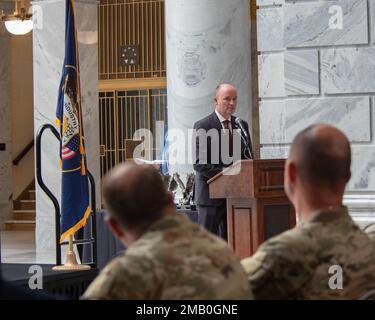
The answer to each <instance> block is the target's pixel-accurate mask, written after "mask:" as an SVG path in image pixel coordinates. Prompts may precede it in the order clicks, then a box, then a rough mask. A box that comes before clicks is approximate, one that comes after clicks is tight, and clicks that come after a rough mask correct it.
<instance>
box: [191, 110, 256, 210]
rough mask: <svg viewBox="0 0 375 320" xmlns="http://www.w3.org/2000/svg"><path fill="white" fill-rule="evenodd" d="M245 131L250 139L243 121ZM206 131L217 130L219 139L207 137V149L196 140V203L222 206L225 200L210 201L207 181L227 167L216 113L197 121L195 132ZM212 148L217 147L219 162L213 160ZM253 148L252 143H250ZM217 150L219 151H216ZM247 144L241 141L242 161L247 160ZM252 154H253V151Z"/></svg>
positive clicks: (246, 125)
mask: <svg viewBox="0 0 375 320" xmlns="http://www.w3.org/2000/svg"><path fill="white" fill-rule="evenodd" d="M235 119H236V118H235V117H233V116H232V117H231V123H232V129H233V130H235V129H236V128H237V125H236V123H235ZM243 126H244V129H245V130H246V132H247V136H248V137H249V138H250V133H249V126H248V124H247V123H246V122H245V121H243ZM199 129H204V130H205V131H208V130H210V129H214V130H217V133H218V135H217V137H216V136H213V137H211V136H210V135H208V136H207V140H206V141H207V147H206V148H205V146H204V145H202V144H200V143H199V138H198V137H197V138H196V139H195V150H196V154H195V162H194V170H195V171H196V175H195V203H196V204H197V205H202V206H221V205H223V203H224V202H225V199H210V197H209V190H208V184H207V180H209V179H210V178H212V177H213V176H214V175H216V174H217V173H219V172H220V171H222V170H223V169H224V168H225V167H226V166H228V165H225V164H224V163H223V161H222V158H221V136H220V132H221V130H222V129H223V127H222V125H221V122H220V120H219V118H218V117H217V115H216V113H215V112H213V113H211V114H210V115H209V116H207V117H205V118H203V119H201V120H199V121H197V122H196V123H195V124H194V130H199ZM211 146H214V147H215V150H214V151H215V154H216V155H218V160H219V161H216V160H217V159H216V160H215V159H212V156H211V151H212V150H211ZM250 148H251V141H250ZM216 149H217V150H216ZM244 151H245V143H244V141H243V140H242V139H241V159H246V157H245V154H244ZM202 154H203V155H204V156H205V157H206V159H207V161H204V160H205V159H202V157H201V155H202ZM251 154H253V152H252V151H251Z"/></svg>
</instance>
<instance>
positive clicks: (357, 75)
mask: <svg viewBox="0 0 375 320" xmlns="http://www.w3.org/2000/svg"><path fill="white" fill-rule="evenodd" d="M321 65H322V78H323V79H322V89H323V91H324V92H325V93H328V94H335V93H340V94H341V93H368V92H375V77H374V74H375V47H368V48H345V49H338V48H337V49H327V50H322V54H321Z"/></svg>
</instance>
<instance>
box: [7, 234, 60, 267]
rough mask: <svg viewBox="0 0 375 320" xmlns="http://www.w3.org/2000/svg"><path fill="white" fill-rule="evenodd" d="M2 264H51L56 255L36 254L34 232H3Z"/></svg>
mask: <svg viewBox="0 0 375 320" xmlns="http://www.w3.org/2000/svg"><path fill="white" fill-rule="evenodd" d="M0 236H1V262H2V263H36V262H38V263H51V261H54V260H55V257H54V253H46V254H38V255H37V254H36V249H35V232H34V231H1V232H0Z"/></svg>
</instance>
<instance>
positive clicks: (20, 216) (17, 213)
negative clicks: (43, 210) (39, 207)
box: [5, 183, 35, 231]
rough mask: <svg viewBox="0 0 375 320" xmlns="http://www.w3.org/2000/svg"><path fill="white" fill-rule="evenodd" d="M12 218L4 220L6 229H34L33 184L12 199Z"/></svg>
mask: <svg viewBox="0 0 375 320" xmlns="http://www.w3.org/2000/svg"><path fill="white" fill-rule="evenodd" d="M13 208H14V210H13V220H7V221H5V230H8V231H35V184H34V183H32V184H31V185H30V187H29V188H27V189H26V190H25V191H24V192H23V193H22V194H21V196H20V198H19V199H17V200H16V201H13Z"/></svg>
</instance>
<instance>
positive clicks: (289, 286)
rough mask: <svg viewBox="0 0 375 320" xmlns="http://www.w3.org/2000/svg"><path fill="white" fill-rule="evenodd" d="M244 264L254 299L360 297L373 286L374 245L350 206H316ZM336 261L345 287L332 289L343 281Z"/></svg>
mask: <svg viewBox="0 0 375 320" xmlns="http://www.w3.org/2000/svg"><path fill="white" fill-rule="evenodd" d="M242 264H243V266H244V268H245V270H246V273H247V275H248V279H249V282H250V285H251V288H252V291H253V294H254V297H255V299H356V298H359V297H360V296H362V295H363V294H364V293H365V292H367V291H369V290H370V289H372V288H375V247H374V246H373V245H372V243H371V240H370V238H369V237H368V236H367V235H366V234H365V233H364V232H363V231H362V230H361V229H360V228H359V227H358V226H357V225H356V224H355V223H354V222H353V220H352V219H351V217H350V216H349V214H348V211H347V208H346V207H343V208H341V209H331V210H324V211H320V212H317V213H316V214H314V216H313V217H312V218H311V219H309V221H306V222H305V223H303V224H301V225H300V226H298V227H296V228H294V229H292V230H288V231H286V232H284V233H282V234H280V235H278V236H276V237H274V238H272V239H270V240H268V241H266V242H265V243H263V244H262V245H261V246H260V247H259V249H258V251H257V252H256V253H255V254H254V255H253V256H252V257H250V258H246V259H243V260H242ZM334 265H338V266H340V267H341V268H342V280H343V281H342V290H340V289H336V290H335V289H331V288H332V284H333V288H335V287H336V288H337V285H338V284H339V282H338V281H337V280H338V278H337V276H339V272H338V271H337V269H335V267H332V266H334ZM330 267H332V268H333V269H331V270H330ZM330 272H331V273H330ZM329 284H331V286H330V285H329ZM335 285H336V286H335ZM330 287H331V288H330Z"/></svg>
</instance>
